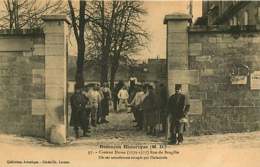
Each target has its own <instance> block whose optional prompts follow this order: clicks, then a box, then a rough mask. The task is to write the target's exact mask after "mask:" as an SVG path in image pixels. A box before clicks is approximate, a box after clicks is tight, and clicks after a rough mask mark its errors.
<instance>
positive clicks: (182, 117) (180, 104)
mask: <svg viewBox="0 0 260 167" xmlns="http://www.w3.org/2000/svg"><path fill="white" fill-rule="evenodd" d="M181 86H182V85H181V84H176V85H175V94H173V95H172V96H171V97H170V98H169V100H168V106H167V110H168V115H169V117H170V129H171V140H170V142H169V144H181V143H182V142H183V132H184V130H185V126H186V124H187V122H188V121H187V118H186V116H187V113H188V111H189V108H190V104H189V99H188V97H187V96H185V95H184V94H182V93H181Z"/></svg>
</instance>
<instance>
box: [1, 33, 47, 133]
mask: <svg viewBox="0 0 260 167" xmlns="http://www.w3.org/2000/svg"><path fill="white" fill-rule="evenodd" d="M44 66H45V57H44V35H43V33H42V32H39V33H33V32H32V33H30V32H26V33H24V32H20V33H10V32H5V31H2V32H1V33H0V78H1V79H0V114H1V117H0V128H1V131H2V132H8V133H16V134H22V135H34V136H44V114H40V113H41V111H40V109H41V107H39V106H37V103H38V102H39V100H40V99H44V98H45V79H44Z"/></svg>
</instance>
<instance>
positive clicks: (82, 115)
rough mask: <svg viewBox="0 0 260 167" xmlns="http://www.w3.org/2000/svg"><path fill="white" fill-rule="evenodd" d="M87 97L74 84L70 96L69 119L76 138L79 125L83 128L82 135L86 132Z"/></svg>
mask: <svg viewBox="0 0 260 167" xmlns="http://www.w3.org/2000/svg"><path fill="white" fill-rule="evenodd" d="M87 103H88V99H87V98H86V96H85V95H84V94H83V92H82V90H81V89H80V88H79V87H77V86H75V92H74V94H73V95H72V96H71V98H70V104H71V110H72V111H71V119H70V125H71V126H73V128H74V132H75V135H76V138H79V127H80V128H81V129H82V130H83V135H84V136H86V135H87V134H86V133H87V124H88V120H87V119H88V117H87V113H86V108H85V107H86V105H87Z"/></svg>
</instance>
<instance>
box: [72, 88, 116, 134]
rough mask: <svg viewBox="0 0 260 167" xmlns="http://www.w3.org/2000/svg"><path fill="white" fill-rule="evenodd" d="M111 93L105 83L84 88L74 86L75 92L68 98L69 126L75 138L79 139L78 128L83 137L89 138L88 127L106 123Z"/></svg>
mask: <svg viewBox="0 0 260 167" xmlns="http://www.w3.org/2000/svg"><path fill="white" fill-rule="evenodd" d="M110 99H111V91H110V89H109V87H108V84H107V83H104V84H102V86H100V85H99V84H88V85H86V86H85V87H84V88H80V87H77V85H75V92H74V94H73V95H72V96H71V97H70V104H71V119H70V125H71V126H72V127H73V128H74V132H75V135H76V138H79V128H81V129H82V131H83V136H89V133H90V125H91V126H93V127H96V126H97V124H103V123H108V121H107V120H106V116H107V115H108V114H109V101H110Z"/></svg>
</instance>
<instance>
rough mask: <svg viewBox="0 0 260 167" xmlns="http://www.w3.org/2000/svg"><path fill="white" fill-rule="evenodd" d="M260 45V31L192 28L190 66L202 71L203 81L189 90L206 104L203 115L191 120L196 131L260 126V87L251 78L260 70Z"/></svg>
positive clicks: (245, 128)
mask: <svg viewBox="0 0 260 167" xmlns="http://www.w3.org/2000/svg"><path fill="white" fill-rule="evenodd" d="M259 46H260V32H258V31H254V32H250V31H242V30H241V31H240V32H237V33H230V31H229V27H226V28H225V29H222V30H218V28H216V29H215V30H214V31H213V30H211V31H200V28H199V29H196V28H190V30H189V69H191V70H198V72H199V84H197V85H192V84H191V85H189V93H190V97H191V99H200V100H201V101H202V104H203V112H202V116H201V117H198V118H194V120H193V122H192V123H191V129H192V131H193V132H192V133H202V132H204V133H212V132H241V131H253V130H259V129H260V119H259V118H260V89H259V88H258V89H254V88H253V87H252V86H251V81H252V80H251V77H250V76H252V75H253V73H254V72H256V71H260V50H259ZM238 71H239V72H238ZM240 76H241V78H240V80H239V81H237V82H236V81H234V79H235V78H239V77H240ZM191 118H192V117H191ZM192 119H193V118H192Z"/></svg>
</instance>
